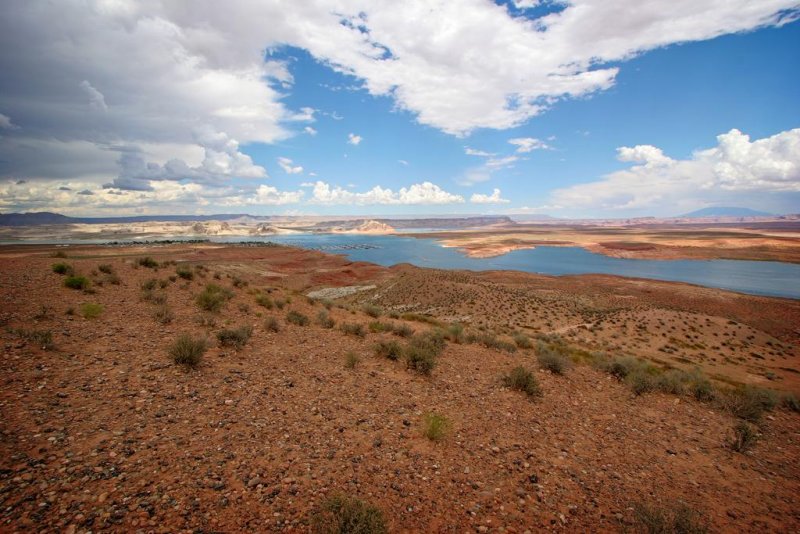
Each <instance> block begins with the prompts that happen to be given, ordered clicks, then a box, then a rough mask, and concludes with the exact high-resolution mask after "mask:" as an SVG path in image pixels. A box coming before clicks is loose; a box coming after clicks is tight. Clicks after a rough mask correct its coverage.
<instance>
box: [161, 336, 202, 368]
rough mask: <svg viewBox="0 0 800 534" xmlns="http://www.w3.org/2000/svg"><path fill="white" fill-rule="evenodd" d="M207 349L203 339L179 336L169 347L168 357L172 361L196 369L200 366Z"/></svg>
mask: <svg viewBox="0 0 800 534" xmlns="http://www.w3.org/2000/svg"><path fill="white" fill-rule="evenodd" d="M207 349H208V342H207V341H206V340H205V339H204V338H195V337H192V336H191V335H189V334H181V335H180V336H178V339H176V340H175V342H174V343H173V344H172V345H170V347H169V355H170V358H172V361H173V362H175V363H176V364H179V365H185V366H187V367H196V366H197V365H199V364H200V361H201V360H202V358H203V354H205V352H206V350H207Z"/></svg>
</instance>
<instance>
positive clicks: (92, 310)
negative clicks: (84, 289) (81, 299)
mask: <svg viewBox="0 0 800 534" xmlns="http://www.w3.org/2000/svg"><path fill="white" fill-rule="evenodd" d="M101 313H103V305H102V304H95V303H92V302H87V303H85V304H81V315H83V318H84V319H95V318H97V317H100V314H101Z"/></svg>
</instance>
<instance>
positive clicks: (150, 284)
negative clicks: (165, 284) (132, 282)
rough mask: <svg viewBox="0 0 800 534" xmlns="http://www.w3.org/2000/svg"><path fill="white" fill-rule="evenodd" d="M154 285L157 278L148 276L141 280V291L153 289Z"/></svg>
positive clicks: (156, 282) (156, 283)
mask: <svg viewBox="0 0 800 534" xmlns="http://www.w3.org/2000/svg"><path fill="white" fill-rule="evenodd" d="M156 286H158V280H156V279H155V278H150V279H148V280H145V281H144V282H142V285H141V286H140V287H141V288H142V291H153V290H154V289H155V288H156Z"/></svg>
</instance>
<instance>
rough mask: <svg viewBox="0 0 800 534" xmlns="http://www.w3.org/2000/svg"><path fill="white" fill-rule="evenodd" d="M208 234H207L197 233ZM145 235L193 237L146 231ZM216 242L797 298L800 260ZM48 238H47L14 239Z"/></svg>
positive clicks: (355, 241) (380, 242)
mask: <svg viewBox="0 0 800 534" xmlns="http://www.w3.org/2000/svg"><path fill="white" fill-rule="evenodd" d="M196 237H197V238H203V239H206V237H205V236H196ZM141 239H143V240H147V239H149V240H152V241H159V240H165V239H175V240H181V239H191V238H188V237H171V236H163V235H160V236H148V237H142V238H141ZM207 239H209V240H210V241H214V242H217V243H236V242H241V241H263V242H266V241H272V242H274V243H282V244H286V245H294V246H298V247H303V248H310V249H315V250H321V251H324V252H331V253H334V254H344V255H346V256H347V257H349V258H350V259H351V260H353V261H367V262H370V263H377V264H378V265H385V266H387V267H388V266H391V265H396V264H398V263H411V264H413V265H416V266H418V267H433V268H436V269H469V270H472V271H489V270H513V271H525V272H529V273H540V274H550V275H564V274H613V275H618V276H629V277H635V278H652V279H655V280H667V281H673V282H686V283H689V284H696V285H700V286H706V287H716V288H721V289H728V290H731V291H738V292H740V293H750V294H753V295H765V296H771V297H785V298H792V299H800V265H798V264H793V263H783V262H776V261H744V260H633V259H623V258H611V257H609V256H603V255H602V254H594V253H592V252H589V251H587V250H584V249H582V248H579V247H537V248H535V249H533V250H515V251H514V252H509V253H508V254H504V255H502V256H497V257H495V258H485V259H479V258H468V257H466V256H464V255H463V254H461V253H460V252H458V251H457V250H456V249H454V248H444V247H442V246H440V245H439V244H438V243H437V241H436V240H434V239H424V238H413V237H403V236H370V235H348V234H290V235H277V236H263V237H251V236H210V237H208V238H207ZM20 242H27V243H52V240H51V241H32V240H31V241H17V243H20ZM59 242H60V243H64V244H67V243H74V244H77V243H84V244H88V243H106V242H108V240H96V239H75V240H69V241H59Z"/></svg>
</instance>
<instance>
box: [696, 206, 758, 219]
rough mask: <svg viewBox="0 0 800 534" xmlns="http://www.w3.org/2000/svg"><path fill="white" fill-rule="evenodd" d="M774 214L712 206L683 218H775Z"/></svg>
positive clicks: (748, 209)
mask: <svg viewBox="0 0 800 534" xmlns="http://www.w3.org/2000/svg"><path fill="white" fill-rule="evenodd" d="M773 216H774V214H773V213H767V212H765V211H756V210H751V209H750V208H734V207H725V206H712V207H709V208H703V209H700V210H697V211H693V212H691V213H687V214H686V215H681V217H773Z"/></svg>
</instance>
